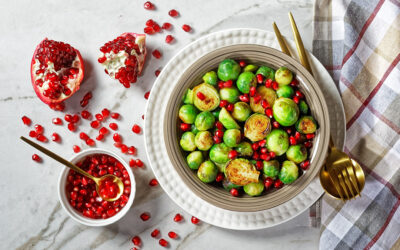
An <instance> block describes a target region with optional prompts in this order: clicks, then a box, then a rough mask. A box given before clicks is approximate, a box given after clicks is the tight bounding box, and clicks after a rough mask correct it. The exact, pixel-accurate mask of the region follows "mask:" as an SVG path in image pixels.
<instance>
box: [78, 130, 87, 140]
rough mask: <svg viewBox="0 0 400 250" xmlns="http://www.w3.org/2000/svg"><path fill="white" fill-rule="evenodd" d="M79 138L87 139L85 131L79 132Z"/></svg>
mask: <svg viewBox="0 0 400 250" xmlns="http://www.w3.org/2000/svg"><path fill="white" fill-rule="evenodd" d="M79 138H80V139H81V140H85V141H86V140H87V139H89V136H88V135H87V134H86V133H85V132H80V133H79Z"/></svg>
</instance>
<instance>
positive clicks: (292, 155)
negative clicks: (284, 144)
mask: <svg viewBox="0 0 400 250" xmlns="http://www.w3.org/2000/svg"><path fill="white" fill-rule="evenodd" d="M286 157H287V158H288V160H291V161H292V162H294V163H297V164H299V163H301V162H303V161H305V160H306V159H307V149H306V147H304V145H292V146H290V147H289V149H288V150H287V151H286Z"/></svg>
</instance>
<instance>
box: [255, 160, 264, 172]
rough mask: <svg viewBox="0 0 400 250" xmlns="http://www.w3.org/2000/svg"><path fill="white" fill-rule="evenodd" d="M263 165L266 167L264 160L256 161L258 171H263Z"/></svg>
mask: <svg viewBox="0 0 400 250" xmlns="http://www.w3.org/2000/svg"><path fill="white" fill-rule="evenodd" d="M263 167H264V165H263V162H262V161H257V163H256V169H257V170H258V171H261V170H262V169H263Z"/></svg>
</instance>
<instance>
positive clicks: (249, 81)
mask: <svg viewBox="0 0 400 250" xmlns="http://www.w3.org/2000/svg"><path fill="white" fill-rule="evenodd" d="M236 86H237V88H238V89H239V90H240V92H242V93H249V92H250V87H252V86H257V79H256V76H255V75H254V74H253V73H251V72H243V73H242V74H240V75H239V78H238V79H237V81H236Z"/></svg>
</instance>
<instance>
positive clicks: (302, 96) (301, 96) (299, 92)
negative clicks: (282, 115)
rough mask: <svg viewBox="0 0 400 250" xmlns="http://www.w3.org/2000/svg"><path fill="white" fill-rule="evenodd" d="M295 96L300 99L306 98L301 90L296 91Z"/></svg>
mask: <svg viewBox="0 0 400 250" xmlns="http://www.w3.org/2000/svg"><path fill="white" fill-rule="evenodd" d="M295 95H296V96H297V97H299V98H300V99H302V98H304V95H303V93H301V91H300V90H296V92H295Z"/></svg>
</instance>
